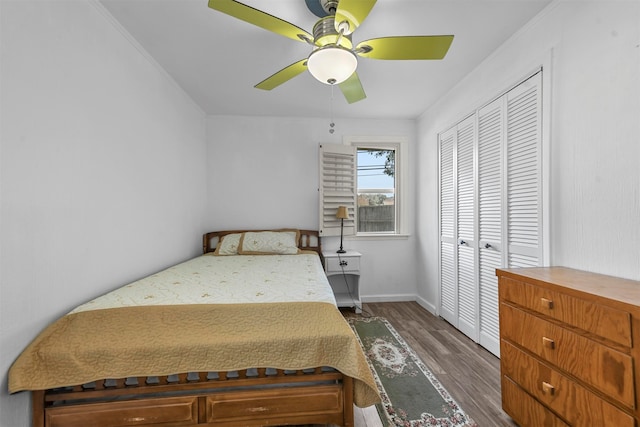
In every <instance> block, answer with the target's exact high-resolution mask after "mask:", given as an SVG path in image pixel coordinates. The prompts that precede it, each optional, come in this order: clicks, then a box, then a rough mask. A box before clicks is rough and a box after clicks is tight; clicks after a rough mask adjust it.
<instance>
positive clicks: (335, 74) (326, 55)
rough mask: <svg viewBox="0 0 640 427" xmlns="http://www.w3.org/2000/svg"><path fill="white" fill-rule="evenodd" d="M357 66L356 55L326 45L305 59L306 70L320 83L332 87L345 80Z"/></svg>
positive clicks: (341, 48) (340, 48) (347, 50)
mask: <svg viewBox="0 0 640 427" xmlns="http://www.w3.org/2000/svg"><path fill="white" fill-rule="evenodd" d="M357 66H358V59H357V58H356V55H355V54H354V53H353V52H351V51H350V50H349V49H345V48H343V47H340V46H336V45H328V46H325V47H321V48H319V49H316V50H314V51H313V52H311V55H309V58H308V59H307V69H308V70H309V72H310V73H311V75H312V76H313V77H315V78H316V79H318V80H319V81H321V82H322V83H325V84H329V85H334V84H340V83H342V82H343V81H345V80H347V79H348V78H349V77H351V75H352V74H353V72H354V71H356V67H357Z"/></svg>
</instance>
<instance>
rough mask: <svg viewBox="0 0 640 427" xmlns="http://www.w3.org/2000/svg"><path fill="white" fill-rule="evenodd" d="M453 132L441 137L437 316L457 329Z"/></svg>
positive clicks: (456, 244) (456, 252)
mask: <svg viewBox="0 0 640 427" xmlns="http://www.w3.org/2000/svg"><path fill="white" fill-rule="evenodd" d="M454 146H455V130H450V131H448V132H445V133H443V134H441V135H440V147H439V151H440V177H439V182H440V192H439V193H440V253H439V258H440V304H439V314H440V316H442V318H443V319H445V320H446V321H448V322H449V323H451V324H452V325H454V326H456V327H457V324H458V322H457V319H458V303H457V301H458V283H457V281H458V280H457V277H458V267H457V266H458V248H457V246H458V243H457V238H456V237H457V225H456V217H457V215H456V179H455V177H454V172H455V166H454V165H455V150H454Z"/></svg>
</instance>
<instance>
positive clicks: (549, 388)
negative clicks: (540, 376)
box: [542, 381, 556, 396]
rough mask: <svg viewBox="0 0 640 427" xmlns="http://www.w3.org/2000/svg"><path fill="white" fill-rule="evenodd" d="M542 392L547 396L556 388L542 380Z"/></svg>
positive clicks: (552, 393) (553, 392) (551, 394)
mask: <svg viewBox="0 0 640 427" xmlns="http://www.w3.org/2000/svg"><path fill="white" fill-rule="evenodd" d="M542 392H543V393H544V394H548V395H549V396H553V395H554V394H555V392H556V388H555V387H554V386H552V385H551V384H549V383H548V382H545V381H543V382H542Z"/></svg>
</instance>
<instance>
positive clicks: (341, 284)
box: [322, 251, 362, 313]
mask: <svg viewBox="0 0 640 427" xmlns="http://www.w3.org/2000/svg"><path fill="white" fill-rule="evenodd" d="M322 255H323V256H324V271H325V273H326V274H327V278H328V279H329V284H330V285H331V288H332V289H333V294H334V295H335V297H336V302H337V303H338V307H354V308H355V311H356V313H362V303H361V302H360V286H359V281H360V257H361V256H362V254H361V253H360V252H356V251H347V252H346V253H343V254H339V253H336V252H322Z"/></svg>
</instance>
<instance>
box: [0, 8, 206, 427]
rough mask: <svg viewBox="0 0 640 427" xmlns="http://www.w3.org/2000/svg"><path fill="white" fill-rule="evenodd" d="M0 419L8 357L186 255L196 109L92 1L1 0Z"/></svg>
mask: <svg viewBox="0 0 640 427" xmlns="http://www.w3.org/2000/svg"><path fill="white" fill-rule="evenodd" d="M0 20H1V21H0V24H1V25H0V31H1V34H0V40H1V41H2V42H1V45H0V49H1V50H0V87H1V88H2V97H1V98H0V120H1V122H2V127H1V128H0V197H1V199H0V202H1V203H0V348H2V352H1V353H0V379H1V381H0V386H1V387H2V388H1V390H0V426H1V427H27V426H29V425H30V410H29V396H28V394H27V393H25V392H22V393H18V394H15V395H8V394H7V373H8V370H9V367H10V365H11V363H12V362H13V360H14V359H15V357H16V356H17V355H18V354H19V352H21V351H22V350H23V349H24V348H25V347H26V345H27V344H28V343H29V342H30V341H31V340H32V339H33V338H35V336H36V334H37V333H38V332H39V331H40V330H42V329H43V328H44V327H45V326H46V325H47V324H49V323H50V322H52V321H53V320H55V319H56V318H57V317H59V316H60V315H62V314H64V313H66V312H68V311H69V310H70V309H72V308H73V307H74V306H76V305H78V304H80V303H82V302H85V301H87V300H89V299H92V298H94V297H96V296H98V295H101V294H103V293H105V292H107V291H109V290H111V289H113V288H116V287H119V286H122V285H124V284H126V283H128V282H130V281H133V280H135V279H138V278H140V277H143V276H146V275H148V274H151V273H153V272H155V271H158V270H160V269H162V268H165V267H167V266H169V265H173V264H175V263H177V262H179V261H182V260H184V259H187V258H190V257H192V256H194V255H196V254H198V253H199V250H200V237H201V234H202V232H203V230H204V218H205V205H206V204H205V201H204V195H205V194H206V160H205V159H206V136H205V115H204V113H203V112H202V111H201V110H200V109H199V108H198V107H197V106H196V105H195V103H194V102H193V101H192V100H191V99H190V98H188V97H187V96H186V95H185V93H184V92H182V91H181V90H180V89H179V88H178V86H177V85H176V84H175V82H173V81H170V80H169V79H168V77H167V74H166V73H164V72H162V70H160V69H159V68H158V66H157V64H154V63H152V62H151V61H150V57H148V56H147V55H144V54H143V53H141V51H140V47H139V46H135V45H134V44H133V42H132V39H131V38H130V37H127V36H126V34H124V33H123V30H122V29H121V28H117V26H116V25H115V23H114V20H113V19H109V16H108V13H107V12H106V11H105V10H103V9H102V7H101V6H100V4H99V3H98V2H96V1H93V0H83V1H77V0H74V1H71V0H70V1H56V2H42V1H31V0H24V1H2V2H0Z"/></svg>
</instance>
